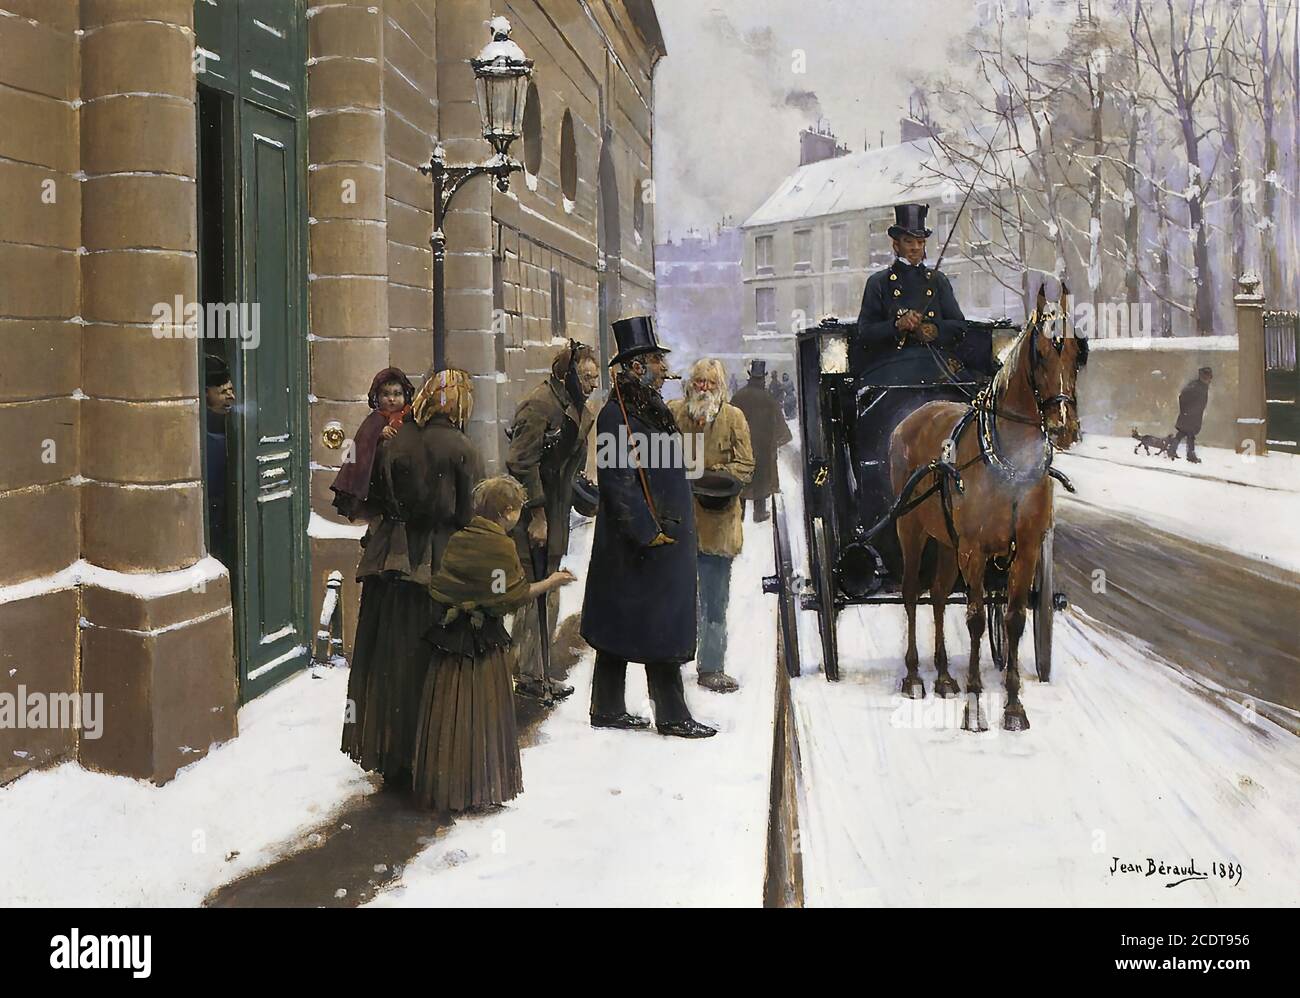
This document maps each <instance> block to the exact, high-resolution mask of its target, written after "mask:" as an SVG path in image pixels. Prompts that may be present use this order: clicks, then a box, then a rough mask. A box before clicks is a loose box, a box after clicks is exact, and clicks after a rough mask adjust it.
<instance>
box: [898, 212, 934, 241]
mask: <svg viewBox="0 0 1300 998" xmlns="http://www.w3.org/2000/svg"><path fill="white" fill-rule="evenodd" d="M929 213H930V206H929V205H926V204H896V205H894V224H893V225H891V226H890V227H889V238H891V239H897V238H898V237H899V236H918V237H920V238H921V239H929V238H930V230H929V229H927V228H926V227H925V216H926V215H928V214H929Z"/></svg>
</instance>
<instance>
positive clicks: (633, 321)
mask: <svg viewBox="0 0 1300 998" xmlns="http://www.w3.org/2000/svg"><path fill="white" fill-rule="evenodd" d="M613 327H614V342H615V344H616V345H617V346H618V353H616V354H615V355H614V359H613V360H611V361H610V362H609V366H610V367H613V366H614V365H615V364H626V363H627V362H628V361H630V360H633V359H634V358H636V357H640V356H642V355H643V354H647V353H668V348H667V347H664V346H660V345H659V341H658V340H657V339H655V322H654V319H653V318H651V317H650V316H648V315H632V316H628V317H627V318H626V319H616V320H614V323H613Z"/></svg>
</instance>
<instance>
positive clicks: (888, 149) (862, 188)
mask: <svg viewBox="0 0 1300 998" xmlns="http://www.w3.org/2000/svg"><path fill="white" fill-rule="evenodd" d="M933 128H934V126H933V125H932V123H931V122H930V119H929V115H928V113H927V112H926V109H925V108H924V107H923V106H919V107H918V106H909V108H908V115H907V116H906V117H904V118H903V119H902V120H901V121H900V123H899V135H900V141H899V142H898V143H897V144H896V145H890V146H883V147H880V148H871V149H865V150H863V151H862V152H852V153H851V152H848V151H847V150H845V149H844V147H842V146H840V145H839V143H838V142H837V141H836V139H835V137H834V136H833V135H830V134H828V133H823V132H821V131H819V130H806V131H804V132H802V133H800V136H799V142H800V159H801V165H800V166H799V168H798V169H797V170H795V171H794V173H792V174H791V175H790V176H788V177H787V178H786V179H785V180H783V181H782V182H781V183H780V185H778V187H777V188H776V190H775V191H773V192H772V194H771V196H770V197H769V198H768V199H767V200H766V201H765V202H764V203H763V204H762V205H761V206H760V207H759V208H758V210H757V211H755V212H754V213H753V214H752V215H750V217H749V218H748V219H746V220H745V222H744V223H743V224H742V225H741V232H742V233H743V239H744V256H743V263H742V270H743V273H744V292H743V312H742V319H741V325H742V336H743V338H744V342H745V350H746V351H747V353H748V354H749V355H754V356H764V355H767V356H772V355H775V356H778V357H783V358H785V364H786V365H788V364H789V362H790V360H791V359H792V357H793V349H794V337H795V334H796V333H797V332H798V330H799V329H801V328H804V327H806V326H810V325H816V324H817V323H818V322H819V321H820V320H821V318H822V317H823V316H827V315H834V316H836V317H838V318H841V319H848V320H853V319H856V318H857V315H858V309H859V307H860V305H861V301H862V291H863V288H864V287H865V285H866V281H867V277H868V275H870V274H872V273H874V272H875V271H877V270H880V269H882V268H884V267H887V266H889V265H890V264H891V263H892V262H893V259H894V254H893V247H892V243H891V241H890V238H889V234H888V229H889V226H890V225H892V224H893V221H894V205H896V204H901V203H903V202H908V201H921V202H925V203H927V204H929V206H930V214H929V226H930V228H931V229H933V230H934V235H933V236H932V237H931V239H930V241H929V245H928V247H927V249H928V254H927V258H928V259H929V260H930V261H931V263H934V262H935V261H937V259H938V256H939V252H940V248H941V247H942V246H943V245H944V243H945V241H947V240H948V236H949V233H950V232H952V230H953V225H954V222H955V221H956V220H957V210H958V207H959V205H960V203H961V195H962V194H964V191H961V192H959V191H958V190H957V189H956V188H955V187H954V186H953V185H952V183H951V182H950V181H948V180H946V179H944V178H943V177H941V176H939V175H938V173H936V172H935V170H934V169H933V167H934V166H935V165H936V164H939V163H940V162H942V159H943V157H942V153H941V151H940V150H939V148H938V146H937V144H936V143H935V141H934V139H933V138H932V134H933ZM993 224H994V220H993V218H992V211H991V208H990V207H989V206H988V205H987V204H977V203H976V199H972V201H971V203H970V204H969V205H967V208H966V211H965V212H964V213H963V216H962V218H961V219H960V222H959V224H958V230H957V232H956V233H954V234H953V238H952V240H951V242H950V244H949V246H948V249H947V252H946V254H945V255H944V258H943V271H944V273H945V274H947V275H948V277H949V279H950V280H951V281H952V285H953V289H954V291H956V293H957V298H958V300H959V302H960V303H961V306H962V309H963V310H964V311H965V313H966V315H967V316H970V317H977V318H985V317H994V316H1000V315H1011V316H1013V317H1017V316H1019V315H1021V313H1022V307H1021V301H1020V298H1019V296H1018V295H1016V294H1013V293H1011V292H1009V291H1007V290H1006V289H1005V288H1004V287H1003V286H1002V283H1001V282H1000V281H999V280H998V279H995V277H994V275H993V274H992V273H990V272H989V270H987V269H985V268H984V267H981V266H979V265H977V264H976V263H975V262H974V261H975V260H976V259H977V258H979V257H980V255H981V254H986V253H987V251H988V248H989V245H990V240H989V233H990V232H991V231H992V229H991V226H992V225H993ZM1007 279H1008V282H1009V283H1010V284H1011V285H1012V286H1015V285H1016V284H1017V283H1018V277H1014V276H1010V275H1007ZM659 288H660V296H661V297H660V301H661V302H662V300H663V299H662V295H663V289H664V284H663V283H662V280H661V282H660V284H659ZM783 366H784V365H783Z"/></svg>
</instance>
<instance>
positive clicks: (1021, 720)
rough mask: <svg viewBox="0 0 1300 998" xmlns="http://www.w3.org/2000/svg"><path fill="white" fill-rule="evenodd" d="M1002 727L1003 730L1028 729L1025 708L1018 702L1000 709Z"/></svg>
mask: <svg viewBox="0 0 1300 998" xmlns="http://www.w3.org/2000/svg"><path fill="white" fill-rule="evenodd" d="M1002 729H1003V730H1004V731H1028V730H1029V718H1028V717H1027V716H1026V714H1025V708H1024V707H1022V706H1021V705H1020V704H1016V705H1015V706H1014V707H1007V708H1006V709H1005V710H1003V711H1002Z"/></svg>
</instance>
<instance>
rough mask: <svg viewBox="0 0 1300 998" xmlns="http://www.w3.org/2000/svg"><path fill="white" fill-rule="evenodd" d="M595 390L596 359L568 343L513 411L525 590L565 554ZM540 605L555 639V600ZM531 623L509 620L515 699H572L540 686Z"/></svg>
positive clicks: (564, 688)
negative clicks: (539, 564)
mask: <svg viewBox="0 0 1300 998" xmlns="http://www.w3.org/2000/svg"><path fill="white" fill-rule="evenodd" d="M599 384H600V370H599V368H598V367H597V365H596V356H595V353H594V352H593V351H592V349H591V347H589V346H587V345H586V344H585V343H579V342H578V341H577V340H570V341H569V342H568V343H567V344H566V345H565V346H564V347H562V348H561V349H560V351H559V352H558V353H557V354H556V355H555V358H554V360H553V361H552V362H551V374H550V376H549V377H548V378H547V379H546V380H545V381H543V382H542V383H541V384H540V385H538V386H537V387H536V388H535V389H533V390H532V391H531V392H530V393H529V394H528V395H526V396H525V397H524V400H523V401H522V402H520V403H519V408H518V409H517V410H515V418H514V422H513V424H512V425H511V427H510V432H509V437H510V452H509V453H508V454H507V455H506V467H507V468H508V469H509V470H510V474H512V475H514V477H515V478H517V479H518V480H519V481H520V483H521V484H522V485H523V486H524V489H525V491H526V492H527V493H528V501H527V502H526V503H525V505H524V510H523V513H522V514H521V515H520V517H519V525H518V526H517V527H515V530H514V537H515V542H516V545H517V547H518V549H519V560H520V562H521V563H522V564H523V566H524V572H525V573H526V574H527V576H528V581H529V582H538V581H540V580H541V579H544V578H546V577H547V576H549V575H550V574H552V573H554V572H555V571H556V570H557V569H558V568H559V567H560V560H561V559H562V558H563V557H564V555H565V553H566V552H567V551H568V549H569V509H570V506H571V504H572V502H573V480H574V476H576V475H577V473H578V472H579V471H581V470H582V469H583V468H584V467H585V466H586V463H587V437H588V436H589V435H590V434H591V428H592V425H593V424H594V422H595V416H594V414H593V413H592V411H591V408H590V407H589V406H588V405H587V399H588V398H589V397H590V395H591V393H592V392H593V391H595V389H596V386H597V385H599ZM535 549H544V550H545V555H546V564H545V570H544V571H543V572H542V573H541V574H540V575H539V574H538V572H537V571H536V570H535V569H534V565H533V562H534V550H535ZM538 560H539V561H540V559H538ZM546 605H547V616H548V617H549V618H550V619H549V620H548V621H547V631H548V633H550V634H554V632H555V617H556V615H557V613H558V612H559V598H558V594H556V593H551V594H550V596H548V597H547V604H546ZM538 617H539V614H538V612H537V610H536V608H535V607H532V606H528V607H525V608H524V609H523V610H521V611H519V612H518V613H517V614H516V615H515V620H516V625H515V627H516V632H515V635H514V641H515V644H516V646H517V647H518V655H519V659H518V661H519V675H520V678H519V684H518V691H519V692H520V693H522V694H523V695H525V696H530V697H535V698H538V699H546V698H548V697H550V696H554V697H559V698H563V697H566V696H568V695H569V694H570V693H572V692H573V687H572V686H568V685H566V684H564V683H558V682H554V683H552V684H551V687H550V688H549V689H547V688H546V685H545V683H544V681H543V676H542V651H541V644H540V642H541V635H540V633H539V630H538Z"/></svg>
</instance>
